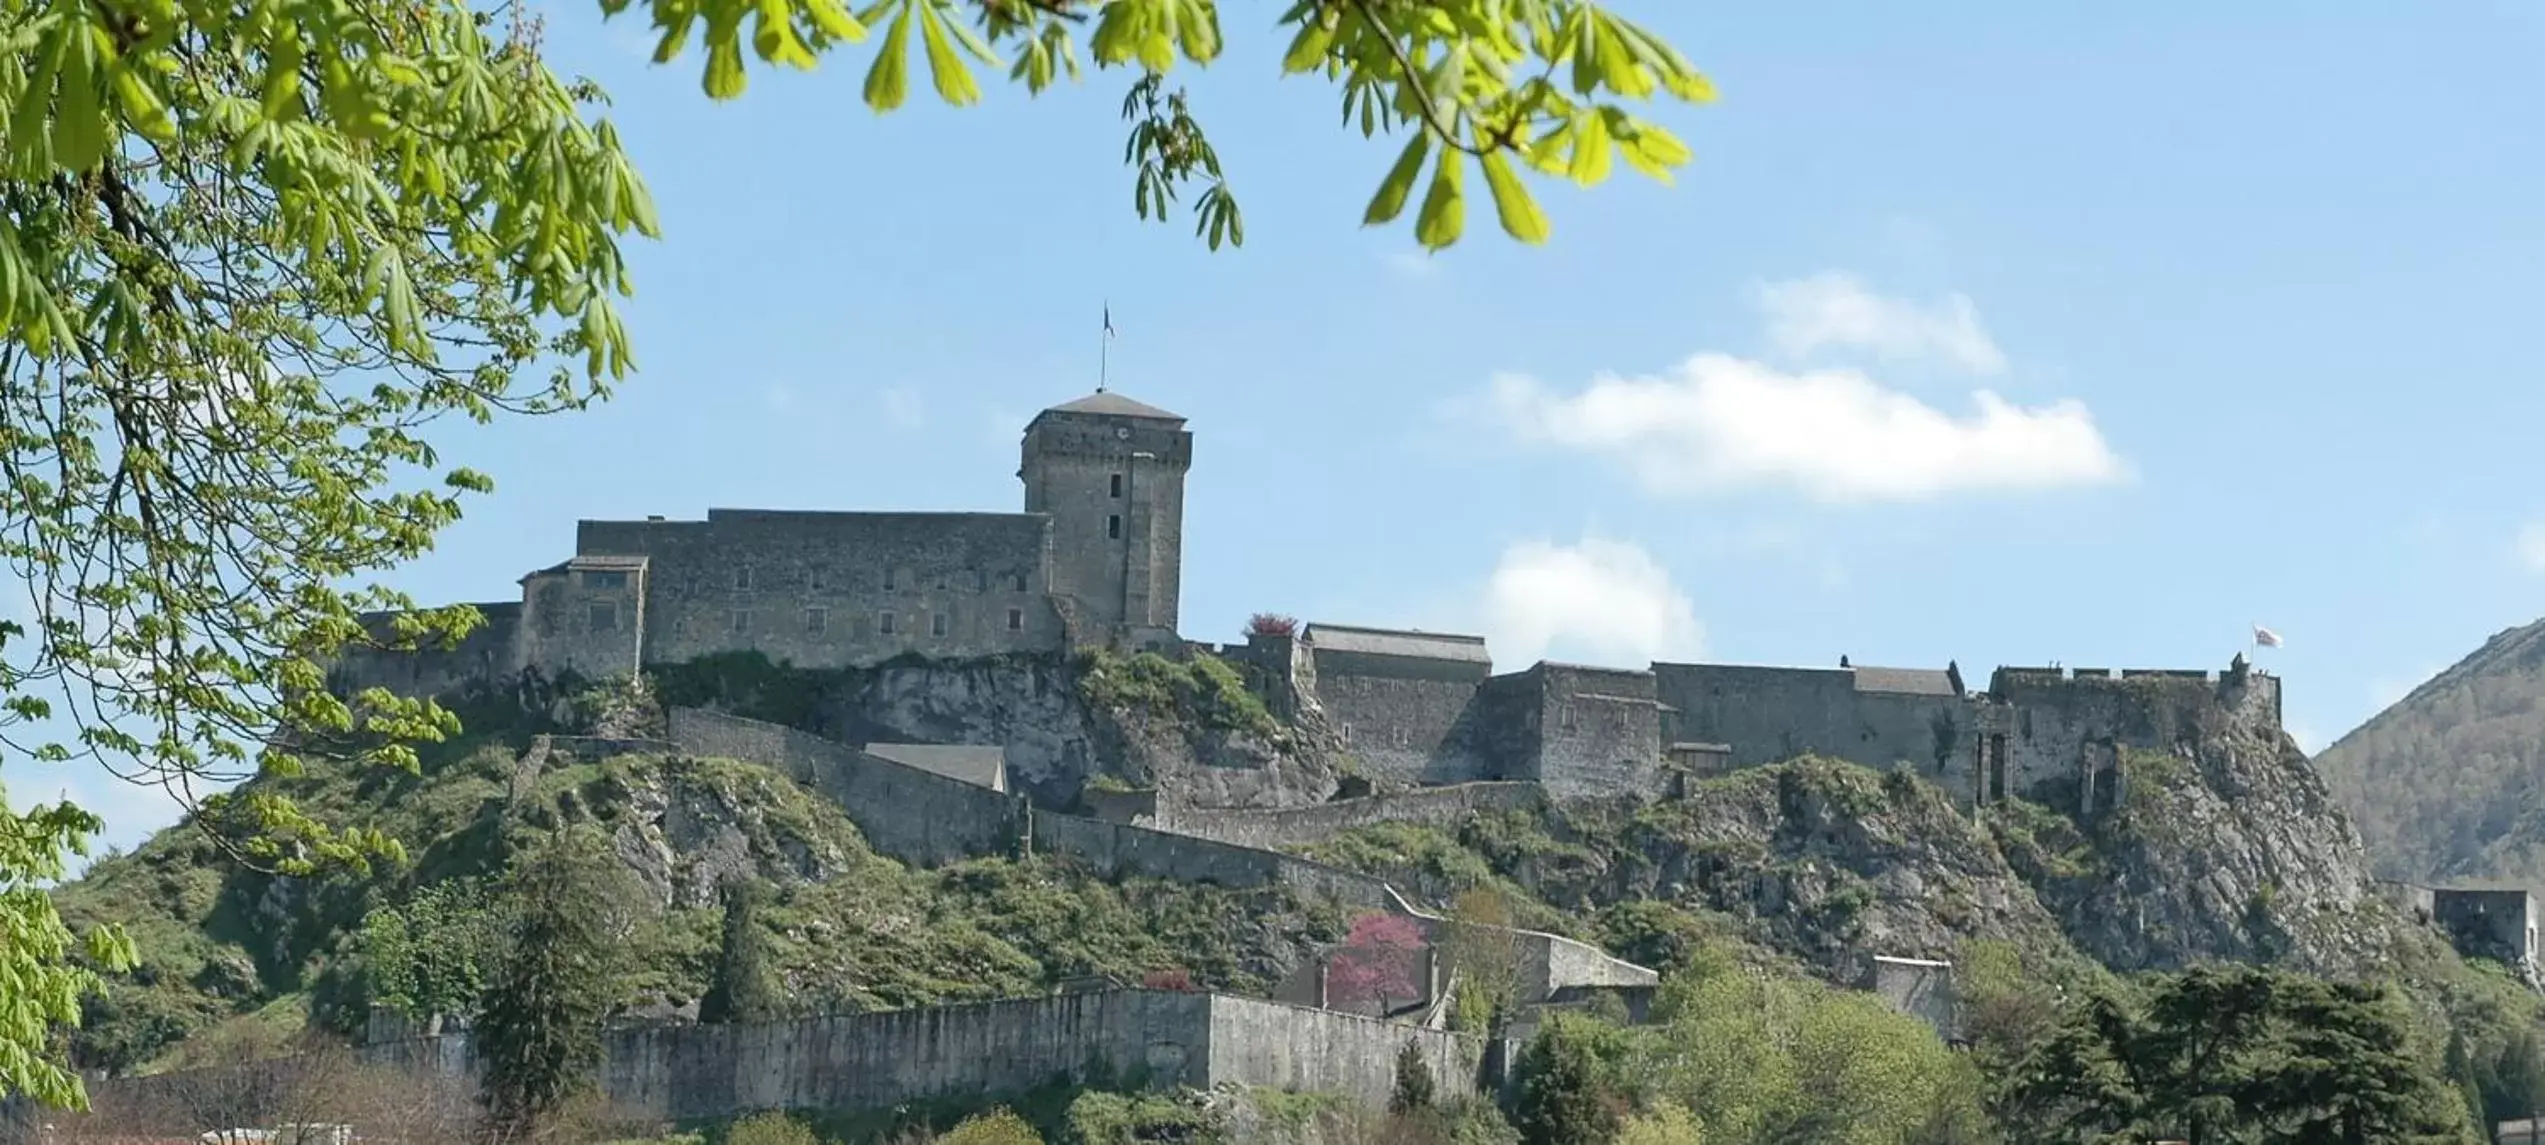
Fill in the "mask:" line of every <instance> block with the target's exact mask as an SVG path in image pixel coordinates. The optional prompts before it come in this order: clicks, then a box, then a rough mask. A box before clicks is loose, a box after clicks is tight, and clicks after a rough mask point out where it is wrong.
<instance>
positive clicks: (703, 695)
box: [662, 654, 1339, 807]
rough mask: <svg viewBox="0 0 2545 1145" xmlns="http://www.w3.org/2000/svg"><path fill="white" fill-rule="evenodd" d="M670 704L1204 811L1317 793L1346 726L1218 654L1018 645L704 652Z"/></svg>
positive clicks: (1016, 777)
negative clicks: (1289, 715) (834, 652)
mask: <svg viewBox="0 0 2545 1145" xmlns="http://www.w3.org/2000/svg"><path fill="white" fill-rule="evenodd" d="M662 676H663V679H664V687H665V689H666V694H667V696H668V697H669V698H671V699H673V700H674V701H675V702H679V703H701V704H704V705H706V706H711V707H719V708H725V709H729V710H733V711H735V712H737V713H738V714H742V715H748V716H753V717H754V718H760V719H768V720H771V721H773V722H778V723H784V724H788V725H790V726H794V727H798V728H802V729H804V730H807V731H811V732H814V733H816V734H819V735H823V736H827V737H829V738H832V739H836V740H839V741H842V742H845V743H872V742H892V741H902V742H915V743H959V744H1003V745H1005V746H1006V748H1007V759H1008V782H1009V783H1010V785H1011V786H1012V787H1014V788H1015V789H1016V790H1018V791H1021V792H1024V793H1026V794H1028V795H1031V796H1032V797H1033V798H1034V799H1036V800H1037V801H1038V802H1042V803H1045V804H1048V805H1055V806H1066V805H1068V804H1069V803H1070V802H1071V801H1072V800H1073V799H1075V798H1076V796H1077V794H1078V792H1079V790H1080V789H1081V788H1082V787H1083V786H1084V785H1085V784H1086V783H1087V781H1088V780H1089V779H1091V778H1093V777H1095V776H1097V775H1112V776H1114V777H1116V778H1119V779H1122V780H1125V781H1127V782H1129V783H1131V784H1134V785H1138V786H1157V787H1159V788H1160V789H1161V790H1162V791H1164V792H1166V793H1168V794H1169V795H1170V796H1171V797H1172V798H1176V799H1181V800H1183V801H1185V802H1188V803H1193V804H1198V805H1204V806H1235V807H1283V806H1294V805H1298V804H1303V803H1315V802H1318V801H1320V800H1323V799H1324V798H1326V797H1327V796H1328V795H1331V794H1332V793H1333V792H1334V790H1335V788H1336V784H1337V776H1338V768H1337V760H1338V758H1339V756H1338V750H1337V746H1338V745H1337V744H1336V743H1335V740H1334V736H1333V735H1332V734H1331V733H1330V732H1328V731H1326V730H1325V729H1324V727H1323V724H1322V722H1321V721H1318V720H1315V719H1313V718H1310V719H1307V720H1304V721H1302V722H1300V723H1298V724H1289V723H1284V722H1281V721H1279V720H1276V719H1274V718H1273V717H1272V716H1271V715H1270V714H1269V713H1267V712H1266V711H1265V709H1264V707H1263V705H1262V703H1261V702H1260V701H1259V700H1257V699H1255V698H1254V697H1253V696H1252V695H1251V694H1249V693H1247V691H1246V689H1245V687H1244V685H1243V683H1242V681H1240V679H1239V678H1238V676H1237V675H1236V673H1235V672H1234V671H1233V670H1230V669H1229V668H1228V667H1227V666H1226V665H1224V664H1221V663H1219V662H1218V661H1193V662H1184V663H1177V662H1170V661H1168V660H1165V659H1164V658H1161V657H1157V656H1139V657H1132V658H1127V659H1126V658H1120V657H1115V656H1111V655H1086V654H1082V655H1075V656H1057V655H1054V656H1043V655H1015V656H1000V657H991V658H983V659H970V660H923V659H917V658H911V659H905V660H898V661H892V662H888V663H885V664H880V665H877V666H874V667H871V668H859V669H844V670H837V671H821V672H799V671H793V670H789V669H783V668H775V667H770V666H768V665H767V664H766V662H765V661H763V662H760V663H758V664H743V663H716V662H701V663H699V664H696V665H691V666H688V667H685V668H676V669H670V670H667V671H665V672H663V673H662Z"/></svg>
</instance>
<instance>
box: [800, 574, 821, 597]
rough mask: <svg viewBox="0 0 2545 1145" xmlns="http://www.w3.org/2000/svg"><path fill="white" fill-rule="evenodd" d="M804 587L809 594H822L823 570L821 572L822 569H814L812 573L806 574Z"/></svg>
mask: <svg viewBox="0 0 2545 1145" xmlns="http://www.w3.org/2000/svg"><path fill="white" fill-rule="evenodd" d="M804 587H805V590H806V591H808V592H820V591H822V570H820V569H814V570H812V571H810V572H807V573H805V574H804Z"/></svg>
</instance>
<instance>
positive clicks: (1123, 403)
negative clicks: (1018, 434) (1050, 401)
mask: <svg viewBox="0 0 2545 1145" xmlns="http://www.w3.org/2000/svg"><path fill="white" fill-rule="evenodd" d="M1043 412H1044V413H1092V414H1102V415H1104V416H1106V417H1147V418H1157V419H1159V420H1161V421H1183V420H1184V415H1183V414H1180V413H1168V412H1167V411H1165V410H1162V409H1159V408H1158V407H1156V406H1153V405H1150V404H1149V403H1147V402H1143V401H1134V400H1132V399H1130V398H1126V397H1124V396H1122V395H1121V394H1117V393H1113V392H1111V391H1109V390H1097V391H1096V392H1094V393H1092V394H1089V395H1087V396H1086V397H1083V398H1080V399H1078V400H1076V401H1070V402H1062V403H1061V404H1059V405H1056V406H1053V407H1052V408H1050V409H1047V410H1044V411H1043Z"/></svg>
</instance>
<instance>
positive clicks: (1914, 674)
mask: <svg viewBox="0 0 2545 1145" xmlns="http://www.w3.org/2000/svg"><path fill="white" fill-rule="evenodd" d="M1856 690H1857V691H1859V692H1888V693H1892V694H1894V695H1906V696H1950V695H1952V694H1953V677H1952V676H1951V675H1950V674H1948V673H1946V672H1945V671H1944V670H1943V669H1941V668H1866V667H1861V666H1859V667H1858V668H1857V669H1856Z"/></svg>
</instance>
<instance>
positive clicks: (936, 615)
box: [928, 612, 946, 636]
mask: <svg viewBox="0 0 2545 1145" xmlns="http://www.w3.org/2000/svg"><path fill="white" fill-rule="evenodd" d="M945 634H946V614H945V613H942V612H932V613H929V614H928V635H930V636H943V635H945Z"/></svg>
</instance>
